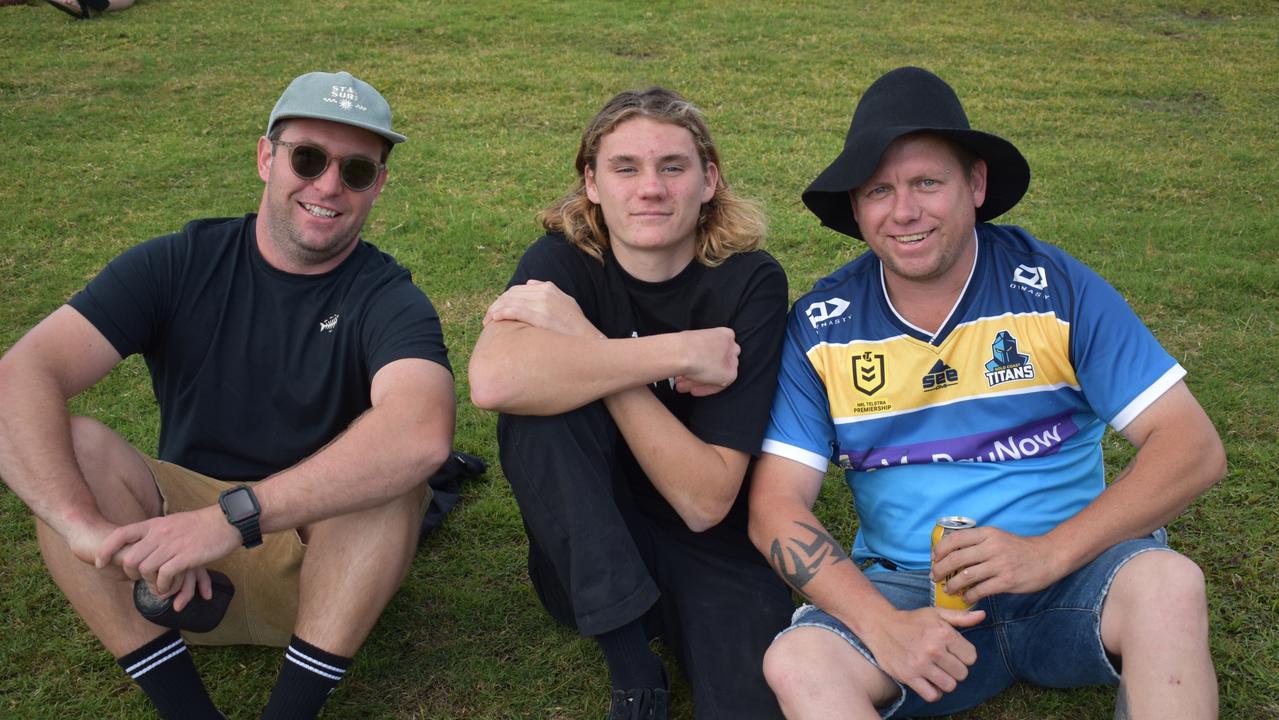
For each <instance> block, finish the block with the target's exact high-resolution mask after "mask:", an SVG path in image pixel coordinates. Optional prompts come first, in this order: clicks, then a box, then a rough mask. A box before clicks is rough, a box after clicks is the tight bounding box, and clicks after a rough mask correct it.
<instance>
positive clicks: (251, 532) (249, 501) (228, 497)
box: [218, 485, 262, 548]
mask: <svg viewBox="0 0 1279 720" xmlns="http://www.w3.org/2000/svg"><path fill="white" fill-rule="evenodd" d="M218 506H219V507H221V508H222V514H223V515H226V521H227V522H229V523H231V524H232V525H234V526H235V529H236V530H239V531H240V538H241V539H242V540H243V541H244V547H246V548H252V547H257V546H258V545H261V544H262V529H261V528H260V527H258V518H259V516H260V515H261V514H262V507H261V506H260V505H258V498H257V496H255V495H254V494H253V489H252V488H250V487H249V486H248V485H240V486H238V487H233V488H231V489H230V490H223V491H222V494H221V495H219V496H218Z"/></svg>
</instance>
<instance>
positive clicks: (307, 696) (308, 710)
mask: <svg viewBox="0 0 1279 720" xmlns="http://www.w3.org/2000/svg"><path fill="white" fill-rule="evenodd" d="M349 667H351V658H344V657H339V656H337V655H334V654H332V653H327V652H325V651H323V650H321V649H320V648H318V647H316V646H314V645H312V644H310V643H308V642H306V641H305V640H303V639H301V638H299V637H298V636H297V635H294V636H293V639H292V640H290V641H289V646H288V647H287V648H285V649H284V662H282V663H280V677H279V678H277V679H276V681H275V689H274V690H272V691H271V699H270V700H269V701H268V702H267V704H266V709H265V710H263V711H262V720H284V719H285V718H313V717H315V716H316V715H319V714H320V707H321V706H323V705H324V701H325V700H327V699H328V698H329V694H331V693H332V692H333V691H334V690H335V689H337V686H338V682H339V681H340V680H341V679H342V676H343V675H345V674H346V670H347V668H349Z"/></svg>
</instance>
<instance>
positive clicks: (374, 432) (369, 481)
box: [256, 361, 454, 532]
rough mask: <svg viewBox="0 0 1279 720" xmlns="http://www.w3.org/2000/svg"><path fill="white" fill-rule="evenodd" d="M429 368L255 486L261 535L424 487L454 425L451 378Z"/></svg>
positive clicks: (448, 443) (446, 448)
mask: <svg viewBox="0 0 1279 720" xmlns="http://www.w3.org/2000/svg"><path fill="white" fill-rule="evenodd" d="M415 362H417V361H415ZM420 362H423V363H425V362H426V361H420ZM429 365H430V366H431V367H430V368H428V370H429V375H427V376H426V379H425V381H424V382H422V383H419V382H418V379H415V383H416V384H414V385H411V386H410V387H409V388H407V389H404V390H397V389H392V390H390V391H388V392H386V393H385V395H386V397H385V399H384V400H382V401H381V402H378V403H376V404H375V405H374V407H373V408H371V409H370V410H368V411H366V412H365V413H364V414H363V415H361V416H360V417H359V418H357V419H356V420H355V422H353V423H352V424H351V425H350V427H348V428H347V429H346V430H345V431H344V432H343V433H341V434H340V435H338V436H337V437H336V438H334V439H333V440H332V441H331V442H330V443H329V444H327V445H325V446H324V447H323V448H321V449H320V450H319V451H317V452H316V453H314V454H313V455H311V456H310V457H308V458H306V459H305V460H303V461H301V462H299V463H298V464H296V465H294V466H293V467H290V468H288V469H286V470H283V471H281V472H278V473H276V474H275V475H272V476H271V477H269V478H267V479H266V480H265V481H263V482H262V483H260V484H259V485H258V486H257V488H256V494H257V496H258V502H259V503H260V504H261V506H262V514H261V524H262V531H263V532H275V531H279V530H284V529H289V528H296V527H301V526H303V525H306V524H308V523H312V522H315V521H317V520H323V519H325V518H330V517H334V516H337V515H343V514H347V513H351V512H355V511H357V510H363V509H367V508H371V507H375V506H377V505H381V504H383V503H385V502H388V501H390V500H391V499H393V498H396V497H399V496H401V495H404V494H405V493H407V492H408V491H410V490H411V489H412V488H413V487H415V486H417V485H420V484H421V483H424V482H426V480H427V478H428V477H430V475H431V474H432V473H434V472H435V471H436V470H437V469H438V468H439V466H440V465H441V464H442V463H443V462H444V461H445V460H447V459H448V456H449V451H450V449H451V445H452V441H453V421H454V407H453V402H454V401H453V385H452V377H451V376H449V375H448V373H447V371H445V370H444V369H443V368H440V367H438V366H435V365H434V364H433V363H431V364H429ZM375 382H376V380H375Z"/></svg>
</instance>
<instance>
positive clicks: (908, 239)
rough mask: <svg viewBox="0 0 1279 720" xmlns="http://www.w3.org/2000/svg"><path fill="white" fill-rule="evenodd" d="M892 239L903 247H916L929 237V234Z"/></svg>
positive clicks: (893, 236) (895, 236)
mask: <svg viewBox="0 0 1279 720" xmlns="http://www.w3.org/2000/svg"><path fill="white" fill-rule="evenodd" d="M891 237H892V238H893V239H894V240H896V241H897V242H899V243H901V244H903V245H914V244H915V243H917V242H919V241H920V240H923V239H924V238H926V237H928V233H926V232H921V233H913V234H911V235H892V236H891Z"/></svg>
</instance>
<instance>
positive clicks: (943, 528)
mask: <svg viewBox="0 0 1279 720" xmlns="http://www.w3.org/2000/svg"><path fill="white" fill-rule="evenodd" d="M974 527H977V521H976V520H974V519H972V518H970V517H964V516H963V515H948V516H946V517H944V518H938V520H937V523H936V524H935V525H933V539H932V547H934V548H935V547H937V543H938V542H940V541H941V539H942V538H944V537H946V536H947V535H949V534H951V533H953V532H955V531H956V530H967V529H968V528H974ZM951 577H954V576H953V575H952V576H951ZM949 579H950V578H949V577H948V578H942V579H941V580H938V581H936V582H934V583H933V607H937V608H950V609H951V610H970V609H972V607H973V606H972V605H970V604H968V603H967V602H965V601H964V596H963V595H951V594H950V593H948V592H946V590H945V587H946V581H947V580H949Z"/></svg>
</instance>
